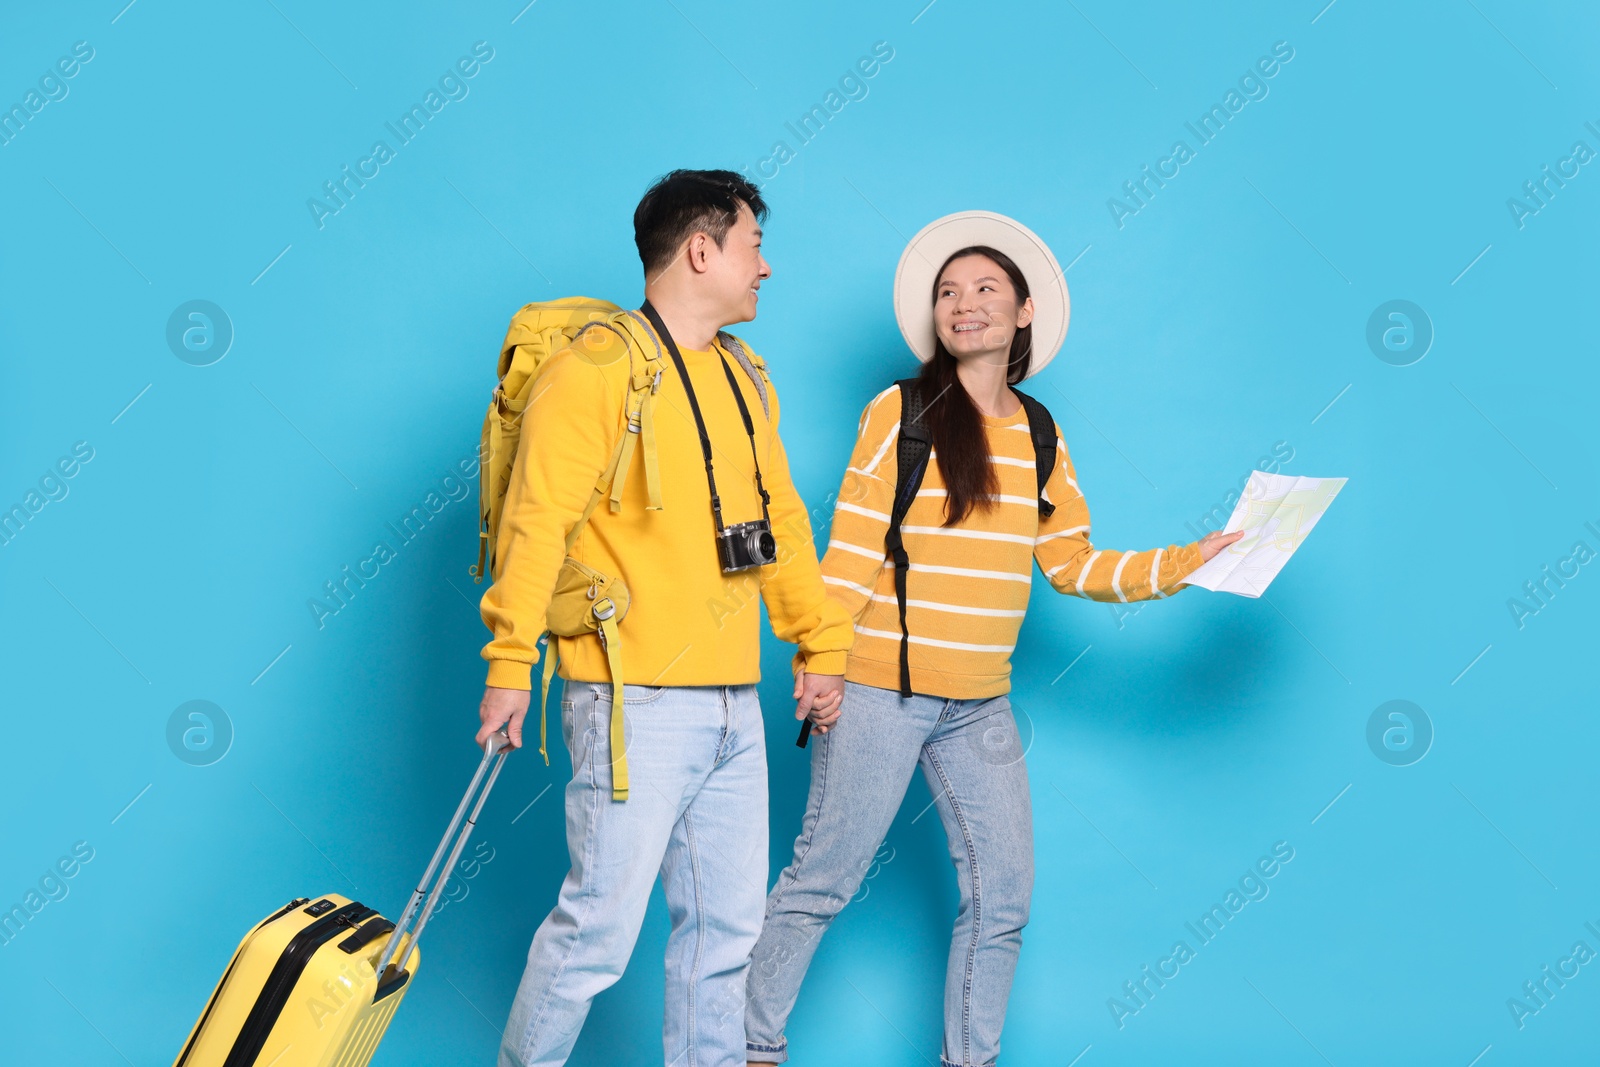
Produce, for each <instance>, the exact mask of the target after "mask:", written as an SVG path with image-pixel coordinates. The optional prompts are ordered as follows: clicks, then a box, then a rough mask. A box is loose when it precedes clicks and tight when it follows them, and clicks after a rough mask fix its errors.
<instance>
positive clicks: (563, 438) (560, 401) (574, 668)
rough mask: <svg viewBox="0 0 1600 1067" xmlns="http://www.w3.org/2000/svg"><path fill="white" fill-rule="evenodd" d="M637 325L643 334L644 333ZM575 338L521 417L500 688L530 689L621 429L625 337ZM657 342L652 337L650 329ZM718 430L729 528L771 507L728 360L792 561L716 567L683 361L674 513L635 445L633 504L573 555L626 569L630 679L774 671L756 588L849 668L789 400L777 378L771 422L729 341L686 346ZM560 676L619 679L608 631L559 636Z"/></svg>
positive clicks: (601, 510)
mask: <svg viewBox="0 0 1600 1067" xmlns="http://www.w3.org/2000/svg"><path fill="white" fill-rule="evenodd" d="M635 332H636V333H639V334H642V333H643V328H642V327H638V328H637V329H636V330H635ZM589 333H590V336H591V337H592V336H593V335H596V334H599V335H603V336H606V337H609V338H610V341H609V342H608V343H607V344H606V345H605V346H604V347H599V348H589V347H588V346H587V344H586V345H585V347H584V348H583V350H582V352H581V354H580V352H579V351H577V350H574V349H571V348H568V349H565V350H563V351H561V352H559V353H557V354H556V355H555V356H554V357H552V358H551V361H550V362H549V364H547V365H546V367H545V368H544V369H543V370H542V371H541V373H540V377H539V379H538V382H537V384H536V386H535V395H534V398H533V400H532V402H531V403H530V404H529V405H528V408H527V410H526V413H525V414H524V415H523V420H522V436H521V439H520V443H519V445H518V449H517V459H516V463H515V465H514V467H513V469H512V475H511V484H510V487H509V489H508V492H507V495H506V501H505V512H504V514H503V516H502V518H501V523H500V531H499V539H498V542H497V548H498V551H499V554H500V560H501V563H500V576H499V579H498V580H497V581H496V582H495V583H494V585H492V586H491V587H490V588H489V590H488V592H487V593H485V594H484V596H483V601H482V604H481V608H482V612H483V621H484V623H485V624H486V625H487V626H488V627H489V629H490V630H492V631H493V632H494V640H492V641H490V642H489V644H488V645H486V646H485V647H484V649H483V658H484V659H486V660H488V661H489V674H488V684H489V685H492V686H500V687H503V688H507V689H528V688H530V685H529V675H530V671H531V667H532V664H533V663H534V662H535V661H536V660H537V659H538V658H539V652H538V648H537V646H536V644H535V642H536V641H537V640H538V638H539V635H540V634H541V633H543V632H544V628H545V610H546V608H547V607H548V605H549V599H550V593H551V589H552V587H553V585H554V583H555V578H556V573H557V571H558V570H559V569H560V567H561V561H562V558H563V556H564V552H563V546H564V544H565V540H566V536H567V534H568V533H569V532H570V531H571V529H572V527H573V525H574V524H575V523H576V522H577V520H578V518H579V516H580V515H582V513H583V508H584V506H585V505H586V504H587V503H588V502H589V496H590V493H591V492H592V491H593V489H594V486H595V482H596V481H597V480H598V479H599V477H600V475H601V474H602V473H603V472H604V468H605V465H606V463H607V462H608V461H609V460H610V458H611V454H612V451H613V448H614V446H615V444H616V441H617V434H618V433H619V432H623V429H622V427H623V421H622V420H623V410H624V409H623V403H624V398H625V394H626V392H627V379H628V375H629V361H628V356H627V352H626V349H625V347H624V345H623V342H622V341H621V339H619V338H616V337H615V336H614V335H612V334H610V332H609V331H601V330H591V331H590V332H589ZM645 343H649V341H648V339H646V342H645ZM681 354H682V356H683V360H684V365H685V366H686V367H687V368H688V371H689V375H690V378H691V379H692V380H693V382H694V388H695V395H696V396H697V397H698V398H699V401H700V409H701V411H702V413H703V414H704V416H705V420H706V428H707V431H708V432H709V434H710V437H711V444H712V458H713V461H714V463H715V469H716V478H717V492H718V494H719V495H720V496H721V498H722V515H723V521H724V522H725V523H726V524H728V525H733V524H734V523H739V522H747V521H749V520H751V519H759V518H760V517H761V498H760V497H759V496H758V495H757V493H756V488H755V472H754V468H753V466H752V460H751V455H750V441H749V438H748V437H747V436H746V435H745V432H744V424H743V422H742V421H741V420H740V418H739V409H738V406H737V404H736V403H735V401H734V398H733V392H732V390H731V389H729V388H728V382H727V379H726V377H725V375H724V373H723V371H722V368H721V367H720V366H718V361H719V360H720V359H723V358H727V359H729V362H730V363H731V364H732V366H733V369H734V379H735V380H736V381H737V382H738V383H739V387H740V390H741V391H742V392H743V394H744V397H745V404H746V406H747V407H748V408H749V409H750V417H751V420H752V421H753V422H754V424H755V430H756V451H757V453H758V455H759V456H760V461H761V476H762V479H763V481H764V483H765V484H766V487H767V491H768V492H769V493H770V494H771V495H772V504H771V509H770V510H771V515H772V529H773V535H774V536H775V537H776V539H777V543H778V561H777V562H776V563H773V564H770V565H768V566H766V567H761V568H758V569H753V570H749V571H741V572H738V573H736V574H732V575H725V574H723V573H722V568H721V566H720V564H719V563H718V561H717V548H716V543H715V527H714V526H713V523H712V518H711V495H710V491H709V489H708V488H707V486H706V472H705V460H704V459H703V457H702V454H701V451H700V438H699V435H698V434H697V432H696V430H695V424H694V415H693V414H692V412H691V410H690V408H689V398H688V394H687V393H685V392H684V388H683V382H682V381H681V380H680V379H679V378H678V374H677V370H676V368H675V367H674V366H673V365H672V361H671V360H670V359H668V360H665V361H664V370H663V373H662V378H661V386H660V391H659V392H658V393H657V394H656V397H655V428H656V446H657V454H658V457H659V464H660V472H661V501H662V510H660V511H648V510H646V507H645V504H646V490H645V478H644V471H643V462H644V457H643V450H642V449H635V451H634V456H633V469H632V470H631V472H630V473H629V476H628V479H627V484H626V488H625V490H624V495H623V500H622V510H621V511H619V512H612V511H611V510H610V508H609V506H608V504H607V503H606V502H602V503H601V504H600V506H599V507H598V508H596V509H595V512H594V514H593V516H591V517H590V519H589V522H588V523H587V525H585V526H584V528H583V531H582V533H580V534H579V536H578V540H577V542H576V543H575V544H574V545H573V548H572V554H573V555H574V556H575V557H577V558H578V559H579V560H580V561H582V562H583V563H586V564H588V565H589V566H591V567H594V568H596V569H598V570H600V571H603V572H604V573H606V574H609V575H612V576H614V577H615V576H620V577H621V578H622V580H623V582H624V584H626V585H627V587H628V590H629V593H630V594H631V598H632V599H631V606H630V607H629V609H628V614H627V616H626V617H624V618H623V620H622V622H621V625H620V627H619V632H620V635H621V645H622V666H623V679H624V681H626V682H629V683H634V684H639V685H670V686H687V685H743V684H747V683H753V682H756V681H759V680H760V677H761V670H760V624H761V611H760V608H759V607H758V606H757V599H758V595H759V598H760V599H761V600H764V601H765V602H766V605H767V613H768V615H769V617H770V618H771V619H772V628H773V631H774V632H775V633H776V634H777V635H778V637H780V638H782V639H783V640H785V641H792V642H798V644H799V646H800V655H801V656H802V657H803V658H804V660H805V663H806V665H807V666H808V667H809V668H810V669H811V670H813V671H816V672H818V673H821V674H842V673H843V672H844V661H845V652H846V651H847V650H848V649H849V648H850V643H851V632H850V620H849V617H848V616H847V615H846V614H845V611H844V609H843V608H842V607H841V606H840V605H838V604H837V603H835V602H834V601H832V600H831V599H830V598H829V597H828V595H827V592H826V590H825V589H824V587H823V584H822V582H821V580H820V574H819V571H818V566H817V556H816V549H815V548H814V547H813V544H812V540H811V523H810V520H809V518H808V517H807V515H806V509H805V504H804V503H803V502H802V501H801V499H800V497H799V494H797V493H796V492H795V488H794V483H793V481H792V480H791V478H790V476H789V463H788V459H787V458H786V457H785V455H784V451H783V443H782V442H781V441H780V440H779V438H778V396H777V392H776V390H774V389H773V388H772V385H771V383H770V382H768V384H767V396H768V402H769V403H770V405H771V408H772V414H771V418H770V419H768V418H766V417H764V416H763V413H762V408H761V398H760V395H759V394H758V393H757V392H756V388H755V384H754V383H753V382H752V381H751V380H750V378H749V375H748V374H746V373H745V371H744V369H743V368H741V367H740V366H739V365H738V364H737V363H736V362H733V360H732V358H731V357H728V356H726V355H725V354H724V353H722V352H721V350H720V347H719V348H718V349H717V350H716V351H711V352H695V351H690V350H688V349H683V350H681ZM559 640H560V648H559V651H560V656H561V675H562V677H564V678H568V679H572V680H577V681H592V682H600V681H608V680H609V679H610V672H609V671H608V669H607V666H606V659H605V653H604V651H603V650H602V649H601V647H600V642H599V639H598V638H597V637H595V636H594V635H592V634H590V635H585V636H583V637H577V638H561V639H559Z"/></svg>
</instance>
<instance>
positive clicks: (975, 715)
mask: <svg viewBox="0 0 1600 1067" xmlns="http://www.w3.org/2000/svg"><path fill="white" fill-rule="evenodd" d="M918 764H921V766H922V773H923V775H924V776H925V777H926V778H927V781H928V789H929V790H930V791H931V792H932V793H933V795H934V800H935V802H936V804H937V805H938V808H939V817H940V818H941V819H943V821H944V831H945V836H946V837H947V838H948V839H949V842H950V858H951V860H952V861H953V862H954V863H955V867H956V875H957V878H958V881H959V882H960V887H961V907H960V913H959V915H958V916H957V918H956V924H955V932H954V935H953V936H952V938H951V941H950V958H949V963H948V965H947V967H946V970H945V987H944V1063H945V1064H946V1065H947V1067H950V1065H959V1067H968V1065H980V1064H991V1063H994V1061H995V1059H996V1057H997V1056H998V1055H999V1053H1000V1031H1001V1028H1002V1027H1003V1026H1004V1024H1005V1015H1006V1001H1007V999H1008V998H1009V997H1010V995H1011V977H1012V974H1013V973H1014V972H1015V970H1016V966H1017V951H1018V949H1019V948H1020V947H1021V944H1022V928H1023V926H1024V925H1025V924H1026V923H1027V921H1028V903H1029V900H1030V899H1031V897H1032V893H1033V815H1032V811H1033V809H1032V805H1031V803H1030V801H1029V797H1028V771H1027V767H1026V765H1025V764H1024V763H1023V761H1022V747H1021V745H1020V743H1019V741H1018V738H1017V725H1016V722H1015V720H1014V719H1013V718H1012V716H1011V704H1010V702H1009V701H1008V700H1007V699H1006V698H1005V697H1003V696H1002V697H994V698H992V699H988V700H947V699H945V698H943V697H926V696H913V697H911V698H910V699H908V700H903V699H901V697H900V694H899V693H898V692H895V691H893V690H888V689H877V688H874V687H872V686H865V685H857V684H856V683H854V682H847V683H846V684H845V695H844V707H843V714H841V715H840V716H839V721H838V722H837V724H835V726H834V727H833V729H831V730H829V731H828V732H827V733H826V734H822V735H820V736H817V735H813V737H812V741H811V794H810V799H809V800H808V801H807V804H806V814H805V818H804V819H803V820H802V822H801V824H800V836H799V837H798V838H796V839H795V843H794V861H793V862H791V863H790V864H789V866H788V867H787V868H785V869H784V872H783V873H782V874H781V875H779V876H778V883H777V885H776V886H774V887H773V890H772V894H771V895H770V896H769V897H768V898H767V917H766V925H765V926H764V927H763V928H762V931H761V939H760V940H759V941H758V942H757V943H756V947H755V952H754V955H753V957H752V960H751V965H750V978H749V996H748V1000H747V1001H746V1003H745V1033H746V1036H747V1038H748V1045H747V1048H748V1049H749V1059H751V1060H753V1061H756V1062H771V1063H781V1062H783V1061H785V1060H786V1059H788V1043H787V1041H786V1040H785V1038H784V1036H783V1030H784V1026H785V1024H786V1023H787V1022H788V1020H789V1013H790V1012H791V1011H792V1010H793V1009H794V1003H795V998H796V997H797V996H798V995H799V992H800V982H801V980H802V979H803V978H804V977H805V973H806V968H807V967H809V966H810V965H811V957H812V954H813V953H815V952H816V949H817V943H818V941H820V940H821V938H822V935H823V933H824V932H825V931H826V930H827V928H828V924H829V923H831V922H832V921H833V918H834V916H835V915H837V914H838V913H839V911H840V909H841V908H843V907H844V905H845V902H846V901H847V900H849V899H850V897H851V896H852V895H853V894H854V893H855V892H856V890H857V889H858V888H859V887H860V885H861V880H862V876H863V875H864V874H865V872H866V871H867V869H868V868H869V867H870V866H871V865H872V862H873V857H874V855H875V854H876V852H877V850H878V846H879V844H880V843H882V841H883V837H884V834H886V833H888V831H889V826H890V824H891V823H892V822H893V821H894V817H895V813H896V812H897V811H899V809H900V802H901V801H902V800H903V799H904V798H905V794H906V786H907V785H909V784H910V781H911V771H912V769H913V768H914V767H916V766H917V765H918ZM813 1058H814V1057H813Z"/></svg>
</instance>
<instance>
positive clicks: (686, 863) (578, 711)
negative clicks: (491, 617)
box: [500, 682, 767, 1067]
mask: <svg viewBox="0 0 1600 1067" xmlns="http://www.w3.org/2000/svg"><path fill="white" fill-rule="evenodd" d="M623 700H624V716H625V718H626V731H625V736H626V739H627V742H626V743H627V755H628V772H629V777H630V779H631V791H630V793H629V796H628V799H627V800H626V801H614V800H612V799H611V769H610V763H611V754H610V717H611V687H610V686H609V685H596V684H591V683H587V682H571V683H568V685H567V690H566V698H565V699H564V700H563V702H562V706H561V728H562V731H563V733H564V735H565V737H566V742H567V750H568V751H569V752H571V753H572V762H573V774H572V781H571V782H569V783H568V784H567V793H566V805H567V848H568V850H569V852H570V853H571V858H572V868H571V870H569V871H568V872H567V877H566V880H565V881H564V882H562V884H561V894H560V897H559V898H558V899H557V901H556V906H555V908H554V909H553V910H552V911H551V912H550V914H549V916H548V917H547V918H546V919H545V920H544V922H543V923H542V924H541V925H540V927H539V930H538V932H537V933H536V934H534V937H533V946H532V948H530V949H529V950H528V966H527V969H526V970H525V971H524V972H523V975H522V984H521V985H520V986H519V987H518V989H517V996H516V1000H515V1001H514V1002H513V1003H512V1005H511V1017H510V1020H509V1021H508V1022H507V1023H506V1030H505V1038H504V1041H503V1042H502V1044H501V1046H500V1067H547V1065H557V1064H563V1063H565V1062H566V1060H567V1056H568V1055H570V1054H571V1052H572V1046H573V1044H574V1043H575V1042H576V1041H577V1039H578V1031H579V1030H580V1029H581V1028H582V1026H583V1020H584V1018H585V1016H587V1015H588V1013H589V1005H590V1003H591V1002H592V1001H593V999H594V997H595V995H596V994H597V993H599V992H600V991H601V990H603V989H605V988H607V987H608V986H610V985H611V984H612V983H614V982H615V981H616V980H617V979H618V978H619V977H621V975H622V969H623V967H624V966H626V964H627V962H628V957H629V955H630V954H631V953H632V951H633V945H634V941H635V940H636V939H637V938H638V935H639V927H640V925H641V924H642V923H643V921H644V913H645V905H646V904H647V903H648V902H649V899H650V890H651V887H652V885H653V884H654V882H655V879H656V875H657V874H658V873H659V874H660V876H661V881H662V885H663V887H664V888H665V890H666V897H667V910H668V913H669V915H670V916H671V919H672V934H671V936H670V937H669V939H668V940H667V960H666V964H667V991H666V1024H665V1027H664V1032H663V1041H664V1045H665V1062H666V1063H667V1064H669V1065H670V1067H742V1065H743V1064H744V1062H745V1048H744V1044H745V1042H744V988H745V971H746V970H747V968H748V965H749V958H750V948H751V946H752V945H754V944H755V940H756V935H757V934H758V933H759V932H760V930H761V909H762V901H763V899H764V897H765V888H766V879H767V755H766V741H765V736H764V734H763V732H762V724H761V706H760V704H759V702H758V701H757V699H756V689H755V686H732V687H723V688H716V687H711V688H702V687H694V688H688V687H675V688H662V687H658V686H638V685H629V686H625V687H624V688H623Z"/></svg>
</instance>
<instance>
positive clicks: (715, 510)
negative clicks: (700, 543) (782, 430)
mask: <svg viewBox="0 0 1600 1067" xmlns="http://www.w3.org/2000/svg"><path fill="white" fill-rule="evenodd" d="M639 310H641V311H643V312H644V314H645V317H646V318H647V319H649V320H650V326H651V328H653V329H654V330H655V331H656V334H657V335H658V336H659V337H660V338H661V340H662V341H663V342H665V343H666V346H667V355H669V356H671V357H672V365H673V366H674V367H676V368H677V370H678V377H679V378H681V379H682V380H683V391H684V392H685V393H687V394H688V396H689V410H690V411H691V412H693V413H694V425H695V429H696V430H698V431H699V432H700V454H701V455H702V456H704V457H705V461H706V485H707V486H709V487H710V489H711V517H712V520H713V521H714V522H715V523H716V526H717V533H719V534H720V533H722V531H723V524H722V498H721V497H720V496H718V495H717V476H716V474H715V473H714V472H713V471H712V463H711V434H710V433H708V432H707V431H706V420H705V416H703V415H701V414H700V400H699V398H698V397H696V396H695V393H694V383H693V382H692V381H690V380H689V368H688V367H686V366H684V363H683V356H681V355H679V354H678V344H677V342H676V341H674V340H673V339H672V334H671V333H669V332H668V331H667V324H666V323H665V322H663V321H661V314H660V312H658V311H656V309H655V308H654V307H652V306H651V304H650V301H648V300H646V301H645V302H644V304H643V305H642V306H641V307H640V309H639ZM715 346H716V342H715V341H712V347H713V349H714V348H715ZM717 362H718V363H721V364H722V371H723V373H724V374H725V375H726V376H727V379H728V388H729V389H732V390H733V399H734V402H735V403H737V404H738V405H739V417H740V418H741V419H742V420H744V432H745V435H746V436H747V437H749V438H750V462H751V463H752V464H753V465H754V466H755V472H756V492H757V493H759V494H760V495H761V517H762V518H763V519H767V520H768V521H769V522H770V521H771V517H770V516H769V515H768V514H767V505H768V504H770V503H771V502H772V497H771V495H770V494H768V492H767V487H766V486H765V485H763V484H762V482H761V459H760V456H759V453H757V451H756V429H755V423H753V422H752V421H751V420H750V408H749V406H748V405H747V404H745V402H744V393H743V392H742V391H741V390H740V389H739V382H738V379H736V378H735V377H734V376H733V368H732V367H730V366H728V361H727V360H726V359H725V358H723V356H722V355H721V353H720V352H719V353H718V355H717Z"/></svg>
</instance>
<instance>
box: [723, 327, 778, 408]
mask: <svg viewBox="0 0 1600 1067" xmlns="http://www.w3.org/2000/svg"><path fill="white" fill-rule="evenodd" d="M717 340H719V341H721V342H722V347H723V348H726V349H727V350H728V354H729V355H731V356H732V357H733V358H734V359H735V360H736V361H737V362H738V364H739V366H741V367H743V368H744V372H745V373H746V374H748V375H749V376H750V380H751V381H752V382H754V383H755V387H756V394H757V395H758V396H760V397H761V413H762V414H763V415H765V416H766V417H767V421H768V422H771V421H772V405H771V403H769V402H768V400H767V376H766V373H765V372H766V364H764V363H762V362H760V361H759V358H758V357H756V356H753V355H751V354H750V350H749V349H747V348H746V347H745V346H744V342H743V341H741V340H739V339H738V338H737V337H735V336H734V335H733V334H731V333H728V332H727V331H726V330H718V331H717Z"/></svg>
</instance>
